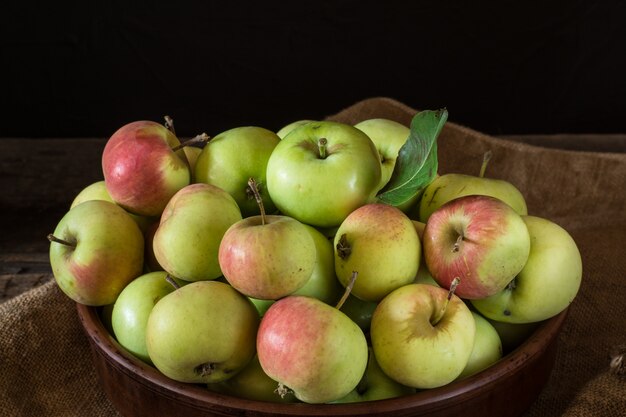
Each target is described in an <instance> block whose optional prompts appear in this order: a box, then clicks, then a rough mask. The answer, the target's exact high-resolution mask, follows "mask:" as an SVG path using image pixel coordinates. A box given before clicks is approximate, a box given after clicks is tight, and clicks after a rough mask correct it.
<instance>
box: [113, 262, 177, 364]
mask: <svg viewBox="0 0 626 417" xmlns="http://www.w3.org/2000/svg"><path fill="white" fill-rule="evenodd" d="M166 277H167V273H166V272H163V271H159V272H150V273H147V274H144V275H141V276H139V277H137V278H135V279H134V280H133V281H131V282H130V283H129V284H128V285H127V286H126V287H125V288H124V289H123V290H122V292H121V293H120V295H119V297H117V300H116V301H115V304H114V305H113V311H112V313H111V326H112V328H113V334H114V335H115V338H116V339H117V341H118V343H119V344H120V345H122V346H123V347H124V348H125V349H126V350H128V351H129V352H130V353H131V354H132V355H134V356H136V357H137V358H139V359H141V360H142V361H144V362H146V363H149V364H152V361H151V360H150V357H149V356H148V349H147V348H146V326H147V324H148V317H149V316H150V312H151V311H152V309H153V308H154V305H155V304H156V303H157V302H158V301H159V300H160V299H161V298H163V297H164V296H166V295H167V294H169V293H171V292H172V291H174V287H173V286H172V284H170V283H169V282H168V281H167V280H166ZM177 283H178V285H184V282H183V281H180V280H178V281H177Z"/></svg>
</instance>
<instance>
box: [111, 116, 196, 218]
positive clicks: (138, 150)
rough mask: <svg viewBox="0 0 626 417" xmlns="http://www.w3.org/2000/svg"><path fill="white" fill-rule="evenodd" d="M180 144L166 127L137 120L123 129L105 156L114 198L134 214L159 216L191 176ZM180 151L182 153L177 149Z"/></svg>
mask: <svg viewBox="0 0 626 417" xmlns="http://www.w3.org/2000/svg"><path fill="white" fill-rule="evenodd" d="M179 146H180V141H179V140H178V138H177V137H176V136H175V135H174V134H173V133H172V132H170V131H169V130H168V129H167V128H165V126H163V125H161V124H159V123H155V122H151V121H136V122H132V123H128V124H126V125H124V126H122V127H121V128H119V129H118V130H117V131H116V132H115V133H113V135H112V136H111V137H110V138H109V140H108V141H107V143H106V145H105V147H104V151H103V153H102V172H103V173H104V181H105V183H106V188H107V190H108V192H109V194H110V195H111V198H113V200H114V201H115V202H116V203H117V204H119V205H120V206H122V207H123V208H124V209H126V210H128V211H130V212H131V213H134V214H139V215H143V216H149V217H155V216H159V215H160V214H161V212H162V211H163V209H164V208H165V205H166V204H167V202H168V201H169V200H170V198H171V197H172V196H173V195H174V194H175V193H176V192H177V191H178V190H180V189H181V188H183V187H185V186H186V185H189V183H190V180H191V174H190V170H189V165H188V162H187V159H186V157H185V152H184V151H183V150H182V148H181V149H178V147H179ZM176 149H178V150H176Z"/></svg>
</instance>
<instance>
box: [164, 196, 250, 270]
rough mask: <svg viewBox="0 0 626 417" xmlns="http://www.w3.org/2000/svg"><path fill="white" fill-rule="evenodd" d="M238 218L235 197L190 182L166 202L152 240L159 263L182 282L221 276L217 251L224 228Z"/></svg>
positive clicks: (238, 213) (239, 216)
mask: <svg viewBox="0 0 626 417" xmlns="http://www.w3.org/2000/svg"><path fill="white" fill-rule="evenodd" d="M239 220H241V212H240V211H239V207H238V206H237V203H236V202H235V200H234V199H233V198H232V197H231V196H230V194H228V193H227V192H226V191H224V190H222V189H221V188H219V187H216V186H214V185H209V184H192V185H188V186H186V187H184V188H182V189H181V190H180V191H178V192H177V193H176V194H175V195H174V196H173V197H172V198H171V200H170V201H169V202H168V204H167V206H166V207H165V210H164V211H163V215H162V216H161V221H160V223H159V227H158V228H157V231H156V233H155V234H154V239H153V244H152V246H153V250H154V255H155V257H156V260H157V261H158V263H159V265H161V267H162V268H163V269H164V270H166V271H167V272H169V273H170V274H171V275H172V276H174V277H176V278H180V279H183V280H185V281H200V280H209V279H215V278H217V277H219V276H221V275H222V270H221V268H220V264H219V260H218V252H219V247H220V243H221V240H222V237H223V236H224V234H225V233H226V230H228V228H229V227H230V226H232V225H233V224H235V223H236V222H238V221H239Z"/></svg>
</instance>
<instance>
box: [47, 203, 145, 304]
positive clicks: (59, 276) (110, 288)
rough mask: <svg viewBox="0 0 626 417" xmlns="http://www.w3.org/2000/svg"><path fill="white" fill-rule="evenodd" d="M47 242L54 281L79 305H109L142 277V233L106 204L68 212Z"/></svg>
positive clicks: (126, 217) (91, 205) (73, 209)
mask: <svg viewBox="0 0 626 417" xmlns="http://www.w3.org/2000/svg"><path fill="white" fill-rule="evenodd" d="M48 239H49V240H50V241H51V243H50V265H51V267H52V272H53V274H54V278H55V280H56V282H57V284H58V285H59V288H61V290H62V291H63V292H64V293H65V294H66V295H67V296H68V297H70V298H71V299H73V300H74V301H76V302H77V303H81V304H85V305H89V306H103V305H106V304H112V303H113V302H114V301H115V300H116V299H117V296H118V295H119V293H120V292H121V291H122V289H123V288H124V287H125V286H126V285H127V284H128V283H129V282H130V281H132V280H133V279H135V278H136V277H138V276H139V275H141V272H142V269H143V254H144V241H143V235H142V233H141V230H139V227H138V226H137V223H135V222H134V221H133V219H131V218H130V216H129V215H128V213H126V212H125V211H124V210H123V209H122V208H121V207H119V206H117V205H115V204H113V203H110V202H108V201H104V200H91V201H86V202H84V203H82V204H79V205H77V206H75V207H74V208H72V209H70V210H69V211H68V212H67V213H66V214H65V215H64V216H63V218H62V219H61V220H60V221H59V223H58V225H57V227H56V229H55V230H54V233H53V234H51V235H49V236H48Z"/></svg>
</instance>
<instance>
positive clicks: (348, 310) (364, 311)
mask: <svg viewBox="0 0 626 417" xmlns="http://www.w3.org/2000/svg"><path fill="white" fill-rule="evenodd" d="M357 279H358V278H357ZM377 305H378V303H377V302H375V301H364V300H361V299H359V298H356V297H355V296H354V295H352V294H350V295H349V296H348V298H346V301H344V303H343V305H342V306H341V308H340V310H341V311H342V312H343V313H344V314H345V315H346V316H348V317H350V320H352V321H353V322H355V323H356V324H357V325H358V326H359V327H360V328H361V329H362V330H363V331H364V332H367V331H368V330H369V329H370V323H371V322H372V314H374V310H376V306H377Z"/></svg>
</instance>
